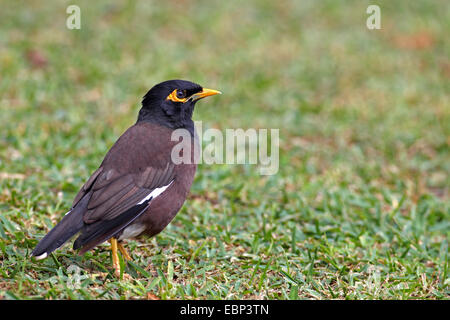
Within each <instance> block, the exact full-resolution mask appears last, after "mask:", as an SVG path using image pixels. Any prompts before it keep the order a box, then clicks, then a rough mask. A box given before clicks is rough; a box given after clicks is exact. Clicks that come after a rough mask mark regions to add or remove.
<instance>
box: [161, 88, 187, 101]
mask: <svg viewBox="0 0 450 320" xmlns="http://www.w3.org/2000/svg"><path fill="white" fill-rule="evenodd" d="M166 99H167V100H172V101H173V102H181V103H185V102H186V101H187V98H186V90H178V89H175V90H173V91H172V93H171V94H169V95H168V96H167V98H166Z"/></svg>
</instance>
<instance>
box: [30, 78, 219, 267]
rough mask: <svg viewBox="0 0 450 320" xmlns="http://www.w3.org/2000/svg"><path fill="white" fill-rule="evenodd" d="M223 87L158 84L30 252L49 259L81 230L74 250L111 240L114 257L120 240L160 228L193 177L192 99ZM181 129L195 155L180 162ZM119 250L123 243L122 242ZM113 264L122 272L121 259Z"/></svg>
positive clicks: (180, 202)
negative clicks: (177, 134) (175, 136)
mask: <svg viewBox="0 0 450 320" xmlns="http://www.w3.org/2000/svg"><path fill="white" fill-rule="evenodd" d="M217 93H219V92H218V91H215V90H210V89H203V88H202V87H200V86H199V85H196V84H194V83H191V82H188V81H182V80H171V81H166V82H163V83H161V84H159V85H156V86H155V87H153V88H152V89H151V90H150V91H149V92H148V93H147V94H146V96H145V97H144V100H143V107H142V109H141V110H140V112H139V117H138V121H137V122H136V124H135V125H133V126H131V127H130V128H129V129H128V130H127V131H126V132H125V133H124V134H123V135H122V136H121V137H120V138H119V139H118V140H117V141H116V143H115V144H114V145H113V146H112V147H111V149H110V150H109V151H108V153H107V154H106V156H105V158H104V160H103V162H102V163H101V165H100V166H99V168H98V169H97V170H95V172H94V173H93V174H92V175H91V176H90V178H89V179H87V181H86V183H85V184H84V185H83V186H82V187H81V189H80V191H79V192H78V194H77V195H76V197H75V199H74V201H73V203H72V207H71V210H70V211H69V212H68V213H67V214H66V215H65V216H64V218H63V219H62V220H61V221H60V222H59V223H58V224H57V225H56V226H55V227H54V228H53V229H52V230H51V231H50V232H49V233H48V234H47V235H46V236H45V237H44V238H43V239H42V240H41V241H40V242H39V244H38V245H37V246H36V248H35V249H34V250H33V252H32V255H33V256H36V257H37V258H45V257H46V256H47V255H48V254H49V253H50V252H52V251H53V250H55V249H57V248H58V247H60V246H61V245H62V244H64V243H65V242H66V241H67V240H69V239H70V238H71V237H72V236H73V235H75V234H76V233H79V236H78V238H77V239H76V241H75V242H74V249H80V251H79V253H80V254H83V253H85V252H86V251H88V250H90V249H92V248H94V247H95V246H97V245H99V244H101V243H103V242H104V241H107V240H109V239H111V241H112V242H111V243H112V245H113V246H112V247H113V261H114V255H117V253H115V252H114V247H115V246H114V243H113V241H116V239H119V240H123V239H126V238H129V237H137V236H140V235H144V234H145V235H147V236H150V237H151V236H154V235H156V234H158V233H159V232H161V231H162V230H163V229H164V228H165V227H166V226H167V225H168V224H169V223H170V222H171V221H172V219H173V218H174V217H175V215H176V214H177V212H178V211H179V210H180V208H181V207H182V205H183V203H184V202H185V200H186V197H187V195H188V193H189V190H190V187H191V185H192V181H193V179H194V175H195V171H196V167H197V165H196V164H195V161H194V151H195V150H198V146H197V147H194V144H195V143H197V140H196V138H194V137H195V130H194V125H193V121H192V118H191V117H192V113H193V110H194V105H195V103H196V102H197V101H198V100H199V99H201V98H203V97H206V96H209V95H213V94H217ZM180 128H182V129H186V130H187V132H189V134H190V137H191V138H192V139H191V148H190V150H191V155H190V156H191V157H190V162H188V163H180V164H177V163H174V161H173V159H172V149H173V147H174V146H175V145H176V144H178V143H179V142H180V141H172V133H173V131H174V130H175V129H180ZM188 150H189V149H188ZM119 249H120V250H121V251H122V250H124V249H123V247H121V245H120V244H119ZM122 252H123V253H124V254H125V255H126V256H128V254H126V252H124V251H122ZM114 267H115V268H116V272H117V268H118V264H117V261H116V262H115V266H114Z"/></svg>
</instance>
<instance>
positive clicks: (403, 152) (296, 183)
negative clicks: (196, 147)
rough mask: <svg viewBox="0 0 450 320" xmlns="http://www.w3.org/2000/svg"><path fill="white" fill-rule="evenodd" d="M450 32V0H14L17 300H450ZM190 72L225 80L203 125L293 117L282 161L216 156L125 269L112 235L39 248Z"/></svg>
mask: <svg viewBox="0 0 450 320" xmlns="http://www.w3.org/2000/svg"><path fill="white" fill-rule="evenodd" d="M377 3H378V4H379V5H380V8H381V29H380V30H369V29H368V28H367V27H366V19H367V18H368V14H367V13H366V8H367V6H368V5H369V4H377ZM69 4H76V5H78V6H79V7H80V9H81V29H79V30H69V29H68V28H66V19H67V17H68V14H67V13H66V8H67V6H68V5H69ZM449 30H450V3H449V2H448V1H446V0H442V1H430V0H415V1H407V0H402V1H345V2H342V1H334V0H326V1H312V0H310V1H279V2H278V1H270V0H261V1H256V0H255V1H245V2H242V1H219V0H214V1H208V2H207V3H205V2H200V1H198V2H197V1H164V2H162V1H139V2H133V1H129V2H128V1H115V2H114V4H113V3H111V2H110V1H87V0H83V1H78V0H77V1H71V2H68V1H59V2H55V3H53V4H49V3H46V4H43V2H42V1H7V2H2V4H1V10H0V127H1V128H0V299H41V298H43V299H147V298H158V299H183V298H184V299H448V298H449V293H450V290H449V285H450V277H449V270H448V269H449V264H448V255H449V254H448V253H449V251H448V236H449V232H450V201H449V172H450V153H449V150H450V148H449V144H450V138H449V137H450V42H449V41H448V40H449V34H448V32H449ZM173 78H181V79H188V80H192V81H194V82H197V83H200V84H201V85H203V86H205V87H208V88H214V89H218V90H221V91H222V92H223V95H221V96H218V97H214V98H210V99H206V100H204V101H202V102H200V103H199V104H198V105H197V108H196V110H195V114H194V119H195V120H196V121H202V123H203V128H204V129H205V128H216V129H219V130H221V131H225V129H227V128H243V129H248V128H256V129H259V128H267V129H271V128H274V129H280V131H279V136H280V145H279V148H280V149H279V155H280V159H279V163H280V167H279V171H278V173H277V174H275V175H270V176H264V175H260V174H259V170H258V166H256V165H224V164H223V165H218V164H217V165H206V164H202V165H200V166H199V168H198V171H197V175H196V178H195V181H194V184H193V187H192V190H191V194H190V196H189V198H188V200H187V202H186V203H185V205H184V207H183V209H182V210H181V211H180V212H179V213H178V215H177V217H176V218H175V219H174V221H173V222H172V223H171V224H170V225H169V227H168V228H167V229H165V230H164V231H163V232H162V233H161V234H160V235H158V236H156V237H155V238H152V239H141V240H133V241H129V242H128V244H127V247H128V249H129V251H131V255H132V257H133V261H132V262H131V263H129V264H128V265H126V264H125V263H123V266H124V267H126V269H125V271H126V273H125V274H124V275H123V277H122V279H118V278H116V277H115V276H114V272H113V269H112V265H111V254H110V251H109V250H108V246H107V245H102V246H99V247H97V248H96V249H94V250H92V251H90V252H88V253H86V254H85V255H84V256H79V255H77V253H76V252H74V251H73V250H72V248H71V243H69V244H68V245H65V246H64V247H62V248H61V249H59V250H57V251H55V252H54V254H52V255H51V257H49V258H47V259H45V260H41V261H36V260H35V259H31V258H30V256H29V255H30V252H31V250H32V249H33V248H34V246H35V245H36V244H37V242H38V241H39V239H41V238H42V237H43V236H44V235H45V234H46V232H48V231H49V230H50V228H51V227H52V226H53V225H54V224H55V223H56V222H57V221H59V220H60V219H61V217H62V216H63V215H64V213H66V212H67V210H68V209H69V207H70V205H71V203H72V200H73V198H74V196H75V194H76V193H77V191H78V189H79V187H80V186H81V185H82V184H83V183H84V182H85V180H86V179H87V178H88V177H89V175H90V174H91V173H92V172H93V171H94V170H95V169H96V168H97V167H98V165H99V164H100V162H101V160H102V159H103V156H104V155H105V153H106V152H107V150H108V149H109V147H111V146H112V144H113V143H114V142H115V141H116V139H117V138H118V137H119V136H120V135H121V134H122V133H123V132H124V131H125V130H126V129H127V128H128V127H129V126H130V125H132V124H134V122H135V121H136V117H137V112H138V110H139V108H140V101H141V98H142V96H143V95H144V94H145V93H146V92H147V90H148V89H149V88H151V87H152V86H153V85H154V84H156V83H158V82H161V81H163V80H167V79H173ZM122 262H123V261H122Z"/></svg>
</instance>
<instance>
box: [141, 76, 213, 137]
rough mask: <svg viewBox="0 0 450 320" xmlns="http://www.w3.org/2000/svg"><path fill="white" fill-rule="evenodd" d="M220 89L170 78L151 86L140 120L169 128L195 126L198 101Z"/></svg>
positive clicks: (190, 127)
mask: <svg viewBox="0 0 450 320" xmlns="http://www.w3.org/2000/svg"><path fill="white" fill-rule="evenodd" d="M218 93H220V91H216V90H211V89H205V88H202V87H201V86H200V85H198V84H196V83H193V82H190V81H186V80H168V81H164V82H161V83H159V84H157V85H155V86H154V87H153V88H151V89H150V90H149V91H148V92H147V94H146V95H145V96H144V98H143V100H142V109H141V110H140V111H139V117H138V122H139V121H149V122H154V123H157V124H160V125H164V126H167V127H169V128H173V129H177V128H187V129H192V130H193V128H194V123H193V121H192V113H193V112H194V106H195V104H196V102H197V101H198V100H200V99H202V98H205V97H207V96H212V95H215V94H218Z"/></svg>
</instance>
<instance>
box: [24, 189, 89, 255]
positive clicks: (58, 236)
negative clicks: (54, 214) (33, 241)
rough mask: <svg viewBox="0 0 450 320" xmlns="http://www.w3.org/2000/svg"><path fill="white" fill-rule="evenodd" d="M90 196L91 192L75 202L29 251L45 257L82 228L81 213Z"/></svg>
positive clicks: (84, 209)
mask: <svg viewBox="0 0 450 320" xmlns="http://www.w3.org/2000/svg"><path fill="white" fill-rule="evenodd" d="M90 196H91V193H88V194H87V195H85V196H84V198H83V199H82V200H81V201H80V202H79V203H77V205H76V206H75V207H74V208H72V210H71V211H70V212H69V213H68V214H66V215H65V216H64V218H63V219H62V220H61V221H60V222H59V223H58V224H57V225H56V226H54V227H53V229H52V230H50V232H49V233H47V234H46V235H45V237H44V238H42V240H41V241H39V243H38V244H37V246H36V248H34V250H33V251H32V252H31V255H32V256H35V257H40V256H43V257H46V256H47V255H49V254H50V253H51V252H53V251H54V250H56V249H58V248H59V247H61V246H62V245H63V244H64V243H66V241H67V240H69V239H70V238H71V237H72V236H74V235H75V234H76V233H77V232H78V231H80V230H81V228H83V226H84V222H83V214H84V212H85V211H86V206H87V203H88V201H89V198H90Z"/></svg>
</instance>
